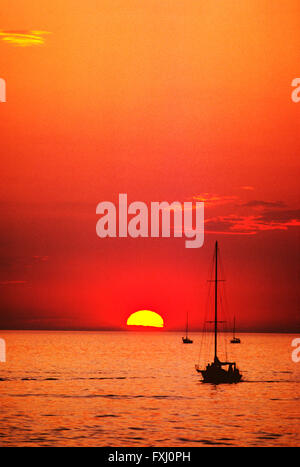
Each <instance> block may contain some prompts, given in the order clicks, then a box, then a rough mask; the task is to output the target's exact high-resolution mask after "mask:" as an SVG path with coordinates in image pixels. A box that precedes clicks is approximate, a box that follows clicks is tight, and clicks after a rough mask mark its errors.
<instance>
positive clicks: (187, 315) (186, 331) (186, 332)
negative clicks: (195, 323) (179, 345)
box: [185, 312, 189, 338]
mask: <svg viewBox="0 0 300 467" xmlns="http://www.w3.org/2000/svg"><path fill="white" fill-rule="evenodd" d="M188 317H189V314H188V312H187V313H186V330H185V335H186V338H187V335H188Z"/></svg>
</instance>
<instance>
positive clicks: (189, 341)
mask: <svg viewBox="0 0 300 467" xmlns="http://www.w3.org/2000/svg"><path fill="white" fill-rule="evenodd" d="M182 342H183V344H192V343H193V341H192V339H189V338H188V337H183V338H182Z"/></svg>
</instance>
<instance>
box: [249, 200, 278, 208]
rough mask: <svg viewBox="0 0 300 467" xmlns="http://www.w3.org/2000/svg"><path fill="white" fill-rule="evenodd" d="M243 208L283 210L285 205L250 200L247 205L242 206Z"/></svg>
mask: <svg viewBox="0 0 300 467" xmlns="http://www.w3.org/2000/svg"><path fill="white" fill-rule="evenodd" d="M242 206H244V207H248V208H284V207H286V204H285V203H284V202H283V201H273V202H272V201H262V200H256V199H254V200H252V201H248V202H247V203H244V204H242Z"/></svg>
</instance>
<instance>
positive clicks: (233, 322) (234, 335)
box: [233, 316, 235, 338]
mask: <svg viewBox="0 0 300 467" xmlns="http://www.w3.org/2000/svg"><path fill="white" fill-rule="evenodd" d="M233 338H235V316H234V318H233Z"/></svg>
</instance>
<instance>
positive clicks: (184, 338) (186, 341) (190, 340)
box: [182, 313, 193, 344]
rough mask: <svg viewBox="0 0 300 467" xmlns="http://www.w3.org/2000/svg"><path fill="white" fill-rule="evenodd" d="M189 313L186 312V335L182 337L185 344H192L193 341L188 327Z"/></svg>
mask: <svg viewBox="0 0 300 467" xmlns="http://www.w3.org/2000/svg"><path fill="white" fill-rule="evenodd" d="M188 318H189V314H188V313H187V314H186V330H185V337H183V338H182V342H183V344H192V343H193V341H192V339H190V338H189V337H188V328H189V320H188Z"/></svg>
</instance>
